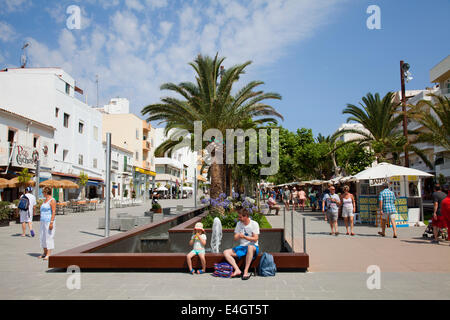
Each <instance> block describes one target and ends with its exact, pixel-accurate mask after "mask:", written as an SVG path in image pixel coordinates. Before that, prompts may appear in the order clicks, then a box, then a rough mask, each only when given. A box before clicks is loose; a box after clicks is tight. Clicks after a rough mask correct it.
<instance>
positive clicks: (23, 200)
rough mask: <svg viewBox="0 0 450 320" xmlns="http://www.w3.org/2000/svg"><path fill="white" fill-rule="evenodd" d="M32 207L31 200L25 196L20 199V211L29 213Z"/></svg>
mask: <svg viewBox="0 0 450 320" xmlns="http://www.w3.org/2000/svg"><path fill="white" fill-rule="evenodd" d="M29 206H30V199H28V197H27V196H25V195H23V196H22V197H21V198H20V201H19V205H18V206H17V207H18V208H19V209H20V210H23V211H28V207H29Z"/></svg>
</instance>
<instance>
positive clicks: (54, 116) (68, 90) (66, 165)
mask: <svg viewBox="0 0 450 320" xmlns="http://www.w3.org/2000/svg"><path fill="white" fill-rule="evenodd" d="M75 92H78V93H79V94H82V93H83V91H82V90H81V89H80V88H78V87H77V86H76V83H75V80H74V79H73V78H72V77H71V76H70V75H69V74H67V73H66V72H65V71H64V70H62V69H61V68H24V69H22V68H19V69H5V70H2V71H1V72H0V105H1V106H4V108H5V109H6V110H7V111H10V112H14V113H18V114H21V115H22V116H24V117H27V118H29V119H33V120H35V121H37V122H40V123H42V124H45V125H47V126H50V127H53V128H55V129H56V130H55V132H54V137H53V144H52V145H51V146H50V147H49V149H50V152H52V153H53V157H54V163H53V167H52V168H51V171H52V178H54V179H69V180H73V181H75V182H76V180H77V178H78V177H79V175H80V173H81V172H84V173H86V174H87V175H88V177H89V181H88V186H87V196H88V197H98V196H102V193H103V190H102V187H101V186H102V182H103V178H102V173H103V170H104V163H105V161H104V153H103V148H102V139H101V133H102V115H101V113H100V112H98V111H97V110H95V109H93V108H91V107H90V106H88V105H87V104H86V103H84V102H82V101H80V100H78V99H77V98H76V97H75ZM79 192H80V190H70V191H67V192H66V197H69V198H74V197H78V195H79ZM55 196H56V197H58V195H55Z"/></svg>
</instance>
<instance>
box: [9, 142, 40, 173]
mask: <svg viewBox="0 0 450 320" xmlns="http://www.w3.org/2000/svg"><path fill="white" fill-rule="evenodd" d="M13 152H14V153H13V156H12V159H11V165H12V166H16V167H21V168H29V169H32V168H35V167H36V164H37V161H38V160H40V164H41V166H46V165H47V162H48V146H47V145H44V146H43V147H42V150H41V152H39V150H38V149H36V148H31V147H28V146H24V145H17V146H15V148H14V151H13Z"/></svg>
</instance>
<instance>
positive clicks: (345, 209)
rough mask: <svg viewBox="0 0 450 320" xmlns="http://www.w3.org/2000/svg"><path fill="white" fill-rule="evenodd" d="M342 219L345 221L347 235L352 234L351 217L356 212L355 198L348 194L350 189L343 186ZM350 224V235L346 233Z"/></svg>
mask: <svg viewBox="0 0 450 320" xmlns="http://www.w3.org/2000/svg"><path fill="white" fill-rule="evenodd" d="M341 202H342V217H343V218H344V221H345V228H346V229H347V235H348V234H351V235H352V236H354V235H355V234H354V233H353V217H354V215H355V212H356V205H355V198H354V197H353V195H352V194H351V193H350V187H349V186H344V194H343V195H342V201H341ZM349 223H350V233H349V232H348V226H349Z"/></svg>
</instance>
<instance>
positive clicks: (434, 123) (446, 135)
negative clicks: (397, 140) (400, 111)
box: [407, 93, 450, 151]
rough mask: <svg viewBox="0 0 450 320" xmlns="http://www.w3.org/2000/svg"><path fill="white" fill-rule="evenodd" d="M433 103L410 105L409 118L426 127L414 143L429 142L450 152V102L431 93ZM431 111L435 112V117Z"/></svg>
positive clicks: (420, 102)
mask: <svg viewBox="0 0 450 320" xmlns="http://www.w3.org/2000/svg"><path fill="white" fill-rule="evenodd" d="M428 96H430V97H431V98H432V99H433V100H434V102H433V101H429V100H421V101H419V102H418V103H417V104H416V105H415V106H414V105H409V107H410V109H409V111H408V112H407V114H408V117H409V118H411V119H413V120H415V121H417V122H418V123H420V124H421V125H423V126H424V128H425V131H421V132H419V131H413V133H415V134H416V136H415V138H414V139H413V141H412V142H413V143H421V142H427V143H431V144H433V145H435V146H438V147H442V148H444V149H445V150H446V151H450V100H449V99H448V98H447V97H445V96H440V95H436V94H433V93H429V94H428ZM430 110H433V112H434V114H435V115H433V114H432V113H431V112H430Z"/></svg>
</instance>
